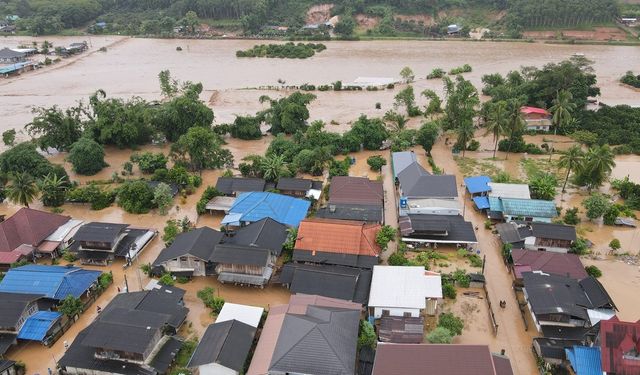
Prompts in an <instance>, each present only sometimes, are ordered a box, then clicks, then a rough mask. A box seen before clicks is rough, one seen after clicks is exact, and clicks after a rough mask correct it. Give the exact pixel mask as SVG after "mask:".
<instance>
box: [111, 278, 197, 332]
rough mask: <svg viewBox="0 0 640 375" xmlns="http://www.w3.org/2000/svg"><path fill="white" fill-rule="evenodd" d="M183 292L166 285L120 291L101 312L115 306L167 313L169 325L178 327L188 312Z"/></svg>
mask: <svg viewBox="0 0 640 375" xmlns="http://www.w3.org/2000/svg"><path fill="white" fill-rule="evenodd" d="M184 294H185V291H184V290H182V289H180V288H174V287H166V286H163V287H161V288H159V289H152V290H148V291H141V292H130V293H120V294H118V295H116V296H115V298H114V299H113V300H112V301H111V302H110V303H109V304H108V305H107V307H106V308H105V309H104V310H103V313H107V312H109V310H111V309H117V308H124V309H129V310H140V311H149V312H155V313H161V314H166V315H169V316H170V318H169V321H168V323H169V325H170V326H172V327H174V328H178V327H179V326H180V325H181V324H182V322H184V320H185V319H186V317H187V313H188V312H189V309H187V308H186V307H184V306H183V304H182V299H183V297H184Z"/></svg>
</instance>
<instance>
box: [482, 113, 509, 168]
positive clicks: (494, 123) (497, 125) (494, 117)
mask: <svg viewBox="0 0 640 375" xmlns="http://www.w3.org/2000/svg"><path fill="white" fill-rule="evenodd" d="M508 121H509V119H508V117H507V103H506V102H505V101H499V102H497V103H496V104H495V105H493V106H491V109H490V113H489V118H488V121H487V124H486V127H487V132H486V133H485V135H487V134H489V133H491V134H493V140H494V142H495V147H494V148H493V158H494V159H495V158H496V151H498V140H499V139H500V136H501V135H502V134H504V133H505V131H506V130H507V126H508V125H509V123H508Z"/></svg>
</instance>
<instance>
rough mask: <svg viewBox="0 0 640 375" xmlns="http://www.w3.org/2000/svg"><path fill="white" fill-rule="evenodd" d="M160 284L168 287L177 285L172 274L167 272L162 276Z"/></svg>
mask: <svg viewBox="0 0 640 375" xmlns="http://www.w3.org/2000/svg"><path fill="white" fill-rule="evenodd" d="M158 283H160V284H162V285H166V286H173V285H174V284H175V280H173V276H171V274H170V273H168V272H165V273H163V274H162V276H160V279H159V280H158Z"/></svg>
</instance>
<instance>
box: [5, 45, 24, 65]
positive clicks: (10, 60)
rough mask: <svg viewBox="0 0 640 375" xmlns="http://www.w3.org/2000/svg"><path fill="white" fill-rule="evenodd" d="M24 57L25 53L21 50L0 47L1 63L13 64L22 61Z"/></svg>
mask: <svg viewBox="0 0 640 375" xmlns="http://www.w3.org/2000/svg"><path fill="white" fill-rule="evenodd" d="M25 59H26V54H24V53H22V52H16V51H14V50H12V49H9V48H3V49H0V63H2V64H15V63H19V62H23V61H25Z"/></svg>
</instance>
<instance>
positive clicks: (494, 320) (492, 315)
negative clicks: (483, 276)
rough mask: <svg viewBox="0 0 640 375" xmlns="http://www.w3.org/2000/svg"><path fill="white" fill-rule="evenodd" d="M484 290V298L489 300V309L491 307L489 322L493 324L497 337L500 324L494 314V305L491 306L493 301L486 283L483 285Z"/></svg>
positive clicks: (494, 333)
mask: <svg viewBox="0 0 640 375" xmlns="http://www.w3.org/2000/svg"><path fill="white" fill-rule="evenodd" d="M482 289H484V296H485V297H486V300H487V307H489V321H490V322H491V327H493V335H494V336H496V335H497V334H498V322H497V321H496V315H495V314H494V312H493V305H492V304H491V299H490V298H489V291H488V290H487V283H486V282H485V283H484V284H483V285H482Z"/></svg>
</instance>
